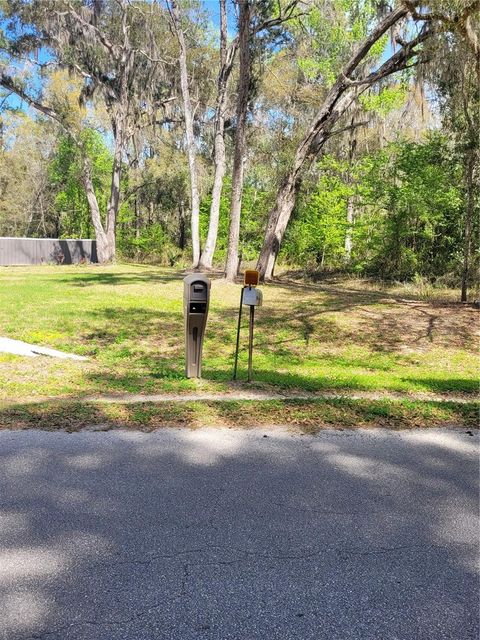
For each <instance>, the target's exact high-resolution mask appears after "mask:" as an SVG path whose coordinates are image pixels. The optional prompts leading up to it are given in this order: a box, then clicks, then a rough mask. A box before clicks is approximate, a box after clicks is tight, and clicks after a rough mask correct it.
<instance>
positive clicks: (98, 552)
mask: <svg viewBox="0 0 480 640" xmlns="http://www.w3.org/2000/svg"><path fill="white" fill-rule="evenodd" d="M264 434H266V435H268V437H264ZM477 527H478V436H477V434H475V435H473V436H471V435H469V434H468V433H467V432H465V431H454V430H443V431H439V430H424V431H408V432H396V433H394V432H388V431H384V430H378V431H373V430H372V431H343V432H340V431H337V432H333V431H328V432H323V433H321V434H320V435H318V436H315V437H309V436H299V435H291V434H289V433H288V432H286V431H283V430H280V429H276V430H269V431H257V430H255V431H240V430H208V429H206V430H201V431H187V430H164V431H157V432H155V433H150V434H146V433H138V432H126V431H123V432H122V431H117V432H108V433H92V432H82V433H77V434H66V433H45V432H37V431H23V432H20V431H18V432H12V431H10V432H9V431H3V432H0V638H3V639H5V640H19V639H22V640H26V639H27V638H32V639H33V638H37V639H41V640H47V639H48V640H80V639H82V640H83V639H87V638H88V639H92V640H93V639H95V640H99V639H107V640H127V639H128V640H135V639H142V640H152V639H156V638H158V639H163V638H168V639H172V640H173V639H175V640H183V639H185V640H186V639H194V638H196V639H197V638H198V639H205V640H207V639H215V640H226V639H234V640H241V639H245V640H254V639H260V638H261V639H262V640H274V639H275V640H276V639H278V640H288V639H290V638H292V639H293V638H295V639H298V640H310V639H311V640H322V639H325V640H327V639H328V640H350V639H352V640H355V639H357V638H362V639H364V640H374V639H377V638H378V639H381V640H394V639H395V640H421V639H428V640H441V639H447V638H448V639H451V640H467V639H469V638H472V639H475V640H476V639H477V638H478V633H479V619H478V586H479V583H478V573H477V568H476V566H475V565H476V564H477V562H478V530H477Z"/></svg>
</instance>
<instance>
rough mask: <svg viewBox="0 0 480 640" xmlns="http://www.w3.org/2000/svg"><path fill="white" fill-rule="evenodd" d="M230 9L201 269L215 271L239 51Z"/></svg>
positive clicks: (223, 19)
mask: <svg viewBox="0 0 480 640" xmlns="http://www.w3.org/2000/svg"><path fill="white" fill-rule="evenodd" d="M227 34H228V31H227V9H226V0H220V71H219V73H218V80H217V104H216V109H215V125H214V127H215V128H214V150H213V159H214V166H215V171H214V178H213V188H212V202H211V205H210V218H209V224H208V234H207V239H206V241H205V246H204V248H203V251H202V255H201V258H200V267H202V268H204V269H211V268H212V263H213V255H214V253H215V246H216V244H217V236H218V221H219V217H220V199H221V196H222V187H223V179H224V177H225V171H226V167H227V160H226V153H225V108H226V103H227V85H228V80H229V78H230V74H231V71H232V67H233V61H234V59H235V53H236V49H237V45H236V41H234V42H233V43H232V44H231V46H230V48H229V49H228V51H227Z"/></svg>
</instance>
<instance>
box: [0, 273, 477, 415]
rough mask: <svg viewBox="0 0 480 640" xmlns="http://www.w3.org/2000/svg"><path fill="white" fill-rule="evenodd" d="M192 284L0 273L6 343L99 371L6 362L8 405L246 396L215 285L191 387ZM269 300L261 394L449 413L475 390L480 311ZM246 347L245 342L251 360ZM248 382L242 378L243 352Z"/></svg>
mask: <svg viewBox="0 0 480 640" xmlns="http://www.w3.org/2000/svg"><path fill="white" fill-rule="evenodd" d="M182 278H183V274H182V273H180V272H178V271H175V270H173V269H164V268H156V267H148V266H143V265H116V266H109V267H99V266H74V267H66V266H64V267H53V266H51V267H10V268H6V267H4V268H0V336H7V337H11V338H16V339H20V340H25V341H27V342H34V343H37V344H41V345H45V346H50V347H53V348H57V349H62V350H66V351H71V352H74V353H77V354H82V355H86V356H88V358H89V359H88V361H86V362H75V361H65V360H56V359H50V358H44V357H38V358H32V359H30V358H21V357H15V356H10V355H5V354H0V401H3V403H4V404H11V403H16V404H17V405H18V404H20V403H22V402H25V401H32V400H35V399H37V400H38V401H41V400H43V399H48V398H50V399H55V400H59V399H70V400H79V399H81V398H84V397H87V396H92V395H93V396H95V395H101V394H104V393H119V394H121V393H145V394H151V393H192V392H195V391H201V392H222V391H229V390H231V389H235V390H238V389H239V387H240V388H242V383H237V384H234V383H232V382H231V374H232V364H233V349H234V341H235V331H236V318H237V310H238V298H239V292H240V287H239V285H229V284H226V283H225V282H224V281H222V280H220V279H215V280H214V281H213V285H212V297H211V308H210V315H209V320H208V329H207V336H206V340H205V345H204V362H203V375H204V378H203V379H202V380H187V379H186V378H185V377H184V372H183V367H184V362H183V312H182V297H183V284H182ZM262 290H263V292H264V306H263V307H262V308H260V309H259V310H258V311H257V314H256V319H257V321H256V329H255V352H254V378H255V383H254V385H253V386H254V387H256V388H262V389H265V390H285V389H288V390H292V391H296V390H298V391H322V390H338V391H341V392H346V393H348V392H355V391H356V392H358V391H371V392H379V393H381V392H382V391H389V392H392V391H396V392H404V393H412V392H435V393H437V394H440V395H443V396H445V399H448V394H456V395H459V394H462V395H466V396H471V397H473V395H474V394H475V393H476V391H477V389H478V382H477V380H478V357H477V350H476V339H477V337H476V335H475V329H476V327H477V318H478V315H477V312H476V311H475V310H473V309H471V308H467V307H464V306H461V305H455V304H452V303H438V302H437V303H429V302H425V301H422V300H416V299H415V298H413V297H412V298H408V299H407V298H402V297H399V294H398V292H396V291H393V290H392V291H389V290H385V289H382V290H376V289H374V288H373V287H372V286H371V284H369V285H368V286H365V287H362V283H361V282H358V281H357V282H354V283H346V284H341V283H334V284H330V285H329V284H322V285H300V284H292V283H283V284H280V283H276V284H270V285H268V286H263V287H262ZM245 320H246V318H245ZM246 338H247V332H246V328H245V330H244V332H243V338H242V346H243V347H245V346H246ZM239 377H240V378H243V379H244V378H245V377H246V352H245V349H244V350H243V351H242V353H241V356H240V370H239ZM230 409H231V410H233V409H232V405H230ZM172 410H173V409H172Z"/></svg>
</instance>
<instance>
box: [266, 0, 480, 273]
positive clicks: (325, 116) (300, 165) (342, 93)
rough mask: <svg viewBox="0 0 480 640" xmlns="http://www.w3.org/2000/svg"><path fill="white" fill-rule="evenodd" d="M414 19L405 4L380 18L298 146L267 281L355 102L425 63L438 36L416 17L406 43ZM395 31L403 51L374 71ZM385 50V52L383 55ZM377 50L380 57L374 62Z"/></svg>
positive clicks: (274, 215)
mask: <svg viewBox="0 0 480 640" xmlns="http://www.w3.org/2000/svg"><path fill="white" fill-rule="evenodd" d="M474 4H477V3H474ZM472 6H473V5H472ZM409 15H412V14H411V6H409V7H407V6H406V4H403V3H401V4H400V5H399V6H398V7H396V8H395V9H393V10H391V11H389V12H388V13H387V14H386V15H385V16H384V17H383V18H381V19H380V20H379V21H378V22H377V23H376V25H375V26H374V27H373V28H372V29H371V30H370V32H369V33H368V34H367V35H366V36H365V37H364V38H363V40H362V41H361V42H359V43H358V44H357V45H356V46H355V51H354V53H353V54H352V55H351V57H350V59H349V60H348V61H347V62H346V64H345V65H344V66H343V68H342V69H341V71H340V73H339V74H338V76H337V79H336V81H335V82H334V84H333V86H332V87H331V89H330V90H329V91H328V93H327V96H326V98H325V100H324V103H323V105H322V107H321V108H320V110H319V111H318V113H317V114H316V116H315V118H314V120H313V122H312V123H311V125H310V126H309V128H308V129H307V131H306V133H305V135H304V136H303V138H302V140H301V142H300V144H299V145H298V147H297V150H296V152H295V156H294V160H293V163H292V165H291V168H290V170H289V172H288V173H287V174H286V175H285V176H284V178H283V180H282V182H281V184H280V187H279V189H278V192H277V197H276V202H275V206H274V207H273V208H272V210H271V211H270V213H269V219H268V224H267V228H266V232H265V239H264V243H263V247H262V251H261V253H260V256H259V259H258V263H257V269H258V270H259V271H260V274H261V278H262V279H270V278H272V276H273V269H274V266H275V261H276V258H277V255H278V251H279V248H280V245H281V242H282V239H283V236H284V234H285V229H286V227H287V224H288V221H289V219H290V216H291V214H292V211H293V208H294V206H295V202H296V198H297V195H298V192H299V189H300V185H301V181H302V176H303V174H304V172H305V170H306V169H307V168H308V167H310V166H311V164H312V162H313V161H314V159H315V158H316V157H317V156H318V155H319V153H320V152H321V150H322V148H323V147H324V145H325V143H326V141H327V140H328V139H329V137H330V135H331V133H332V130H333V127H334V126H335V124H336V123H337V122H338V120H339V119H340V118H341V116H342V115H343V114H344V113H345V112H346V111H347V109H348V108H349V107H350V105H351V104H352V102H353V101H354V100H356V99H357V98H358V97H359V96H360V95H361V94H362V93H363V92H364V91H365V90H366V89H367V88H368V87H370V86H372V85H374V84H375V83H378V82H380V81H382V80H384V79H385V78H388V77H389V76H390V75H392V74H394V73H397V72H399V71H402V70H404V69H407V68H409V67H411V66H415V65H416V64H418V63H419V62H420V60H421V54H422V49H421V45H422V44H423V43H424V42H426V41H427V40H428V39H429V38H431V37H432V36H433V35H434V33H435V28H434V25H433V24H432V23H431V22H430V20H429V19H428V18H425V16H424V15H423V14H417V15H415V16H412V17H414V18H415V20H417V21H419V22H420V23H421V24H422V26H421V28H420V31H419V32H418V34H417V35H414V36H411V38H410V40H406V39H405V37H408V32H409V27H411V24H409V23H408V22H407V21H406V19H407V18H408V16H409ZM402 24H404V25H406V26H405V32H406V33H405V34H404V36H402V35H400V32H401V25H402ZM444 28H446V27H444ZM392 30H394V31H395V32H396V36H395V39H396V43H397V45H398V46H399V49H398V50H396V51H395V52H393V53H392V55H391V56H390V57H389V58H388V59H386V60H385V61H384V62H382V63H381V64H380V65H379V66H377V67H376V68H375V65H374V63H375V60H376V58H377V57H378V53H379V52H378V51H377V52H375V47H376V46H377V47H378V44H379V43H381V42H382V38H383V37H384V36H385V34H387V33H388V32H389V31H390V32H391V31H392ZM410 33H411V28H410ZM382 49H383V47H381V49H380V52H381V51H382ZM372 51H374V52H375V53H376V54H377V55H376V56H373V57H371V53H372ZM372 67H373V70H372Z"/></svg>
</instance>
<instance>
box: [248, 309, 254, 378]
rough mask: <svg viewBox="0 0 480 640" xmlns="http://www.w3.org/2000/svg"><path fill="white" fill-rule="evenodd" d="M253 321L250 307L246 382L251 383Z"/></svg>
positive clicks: (252, 311)
mask: <svg viewBox="0 0 480 640" xmlns="http://www.w3.org/2000/svg"><path fill="white" fill-rule="evenodd" d="M254 321H255V307H254V306H253V304H251V305H250V326H249V334H248V382H251V381H252V355H253V323H254Z"/></svg>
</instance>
